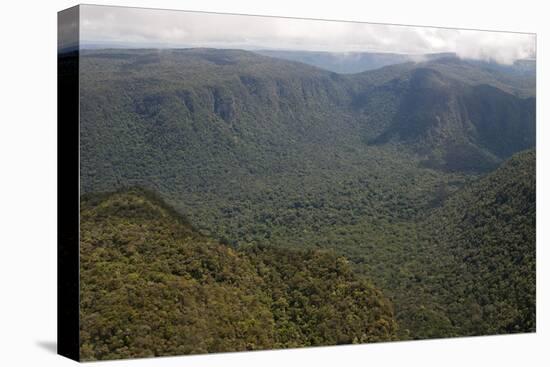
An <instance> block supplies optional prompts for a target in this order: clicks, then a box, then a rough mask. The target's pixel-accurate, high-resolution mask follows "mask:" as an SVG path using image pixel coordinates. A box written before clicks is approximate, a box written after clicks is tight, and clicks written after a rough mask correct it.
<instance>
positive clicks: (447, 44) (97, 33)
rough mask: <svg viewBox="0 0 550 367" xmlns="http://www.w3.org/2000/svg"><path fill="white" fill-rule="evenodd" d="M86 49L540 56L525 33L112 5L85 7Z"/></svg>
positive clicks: (487, 57)
mask: <svg viewBox="0 0 550 367" xmlns="http://www.w3.org/2000/svg"><path fill="white" fill-rule="evenodd" d="M80 34H81V41H82V43H83V44H92V43H95V44H107V45H113V46H115V45H117V46H128V47H130V46H136V47H139V46H141V47H218V48H242V49H254V48H256V49H257V48H263V49H288V50H311V51H330V52H360V51H365V52H368V51H376V52H396V53H407V54H425V53H434V52H455V53H457V54H458V55H459V56H461V57H465V58H475V59H483V60H493V61H497V62H500V63H511V62H513V61H514V60H517V59H520V58H534V57H535V36H534V35H533V34H524V33H507V32H490V31H474V30H458V29H445V28H431V27H413V26H399V25H383V24H369V23H356V22H335V21H321V20H307V19H293V18H275V17H261V16H246V15H228V14H213V13H197V12H185V11H175V10H153V9H140V8H123V7H108V6H92V5H83V6H82V7H81V33H80Z"/></svg>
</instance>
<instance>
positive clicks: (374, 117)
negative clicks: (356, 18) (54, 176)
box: [59, 5, 536, 361]
mask: <svg viewBox="0 0 550 367" xmlns="http://www.w3.org/2000/svg"><path fill="white" fill-rule="evenodd" d="M64 17H65V18H64ZM59 32H60V43H59V77H60V81H59V83H60V93H61V94H60V101H59V103H60V116H66V118H67V120H66V121H63V124H61V122H60V127H59V130H60V134H62V133H63V131H72V130H70V129H73V130H74V131H73V133H71V134H72V135H71V136H70V137H67V138H66V139H61V140H60V144H61V145H63V144H73V145H74V146H73V148H74V149H73V150H71V152H74V154H75V155H76V156H75V157H76V158H75V160H74V162H75V164H77V166H74V165H73V166H71V167H73V168H74V169H75V171H74V172H75V174H74V175H73V176H71V177H69V176H67V177H68V178H67V180H72V181H70V182H74V186H71V187H72V188H73V189H74V190H78V196H76V194H75V195H73V196H71V197H73V198H77V199H75V201H74V206H73V207H70V204H68V206H67V207H68V208H69V209H70V208H76V209H75V210H77V211H75V212H73V213H75V216H76V219H73V220H78V223H77V225H78V227H77V229H75V231H78V232H75V233H76V234H74V233H73V237H70V236H69V237H70V238H72V239H73V242H70V240H69V239H68V240H66V241H65V242H63V243H60V249H61V250H60V251H66V252H67V253H72V254H73V255H75V256H77V258H75V259H76V260H75V261H77V263H76V264H73V263H72V262H69V263H67V264H65V263H61V265H60V272H63V271H65V270H64V269H73V270H75V269H76V271H77V273H78V278H75V279H77V280H76V281H77V282H78V283H77V285H75V284H72V287H73V288H70V289H73V293H72V294H74V295H77V297H78V298H77V299H76V301H75V300H72V299H71V300H70V301H69V300H68V299H69V298H70V296H67V297H65V296H64V295H63V294H67V295H68V294H69V293H63V292H70V290H66V289H69V288H63V287H71V284H65V285H61V286H60V287H61V288H62V289H61V288H60V292H61V293H60V294H62V296H61V300H60V302H65V303H64V304H69V303H71V302H72V303H71V304H72V305H75V304H76V307H77V308H75V309H72V308H70V307H71V306H67V308H66V309H64V310H65V311H63V310H61V311H60V315H61V316H60V318H61V319H62V320H61V321H60V322H66V323H67V324H66V325H65V326H66V329H67V330H68V331H67V333H68V334H66V335H69V334H70V335H72V337H71V338H70V339H71V343H73V345H76V346H75V348H76V349H75V350H77V352H75V353H77V355H76V357H75V358H76V359H80V360H83V361H93V360H107V359H119V358H138V357H155V356H172V355H186V354H197V353H218V352H235V351H250V350H264V349H278V348H298V347H310V346H326V345H340V344H357V343H375V342H391V341H404V340H418V339H429V338H450V337H466V336H480V335H495V334H513V333H530V332H535V330H536V312H535V311H536V307H535V306H536V305H535V298H536V297H535V260H536V251H535V247H536V246H535V215H536V211H535V206H536V205H535V204H536V200H535V199H536V195H535V191H536V190H535V178H536V171H535V166H536V164H535V163H536V160H535V157H536V154H535V140H536V134H535V132H536V116H535V110H536V108H535V106H536V88H535V86H536V84H535V83H536V68H535V65H536V50H535V47H536V39H535V35H534V34H527V33H511V32H500V31H499V32H497V31H483V30H463V29H447V28H432V27H420V26H406V25H385V24H369V23H358V22H340V21H326V20H313V19H294V18H282V17H262V16H251V15H232V14H216V13H202V12H188V11H175V10H157V9H142V8H125V7H109V6H92V5H81V6H79V7H76V8H72V9H70V10H67V11H64V12H61V13H60V26H59ZM75 35H76V36H75ZM71 75H72V79H71ZM63 78H66V79H63ZM68 80H72V82H71V81H68ZM64 91H68V92H64ZM61 109H63V111H61ZM67 111H68V112H67ZM71 111H72V112H71ZM71 113H72V114H71ZM63 118H64V117H63ZM71 119H73V120H71ZM60 121H61V120H60ZM76 129H77V130H76ZM71 142H72V143H71ZM60 149H62V148H61V147H60ZM66 157H68V155H67V156H66ZM62 159H69V158H61V157H60V171H63V169H64V168H63V167H65V166H63V165H62V164H65V163H64V162H65V161H63V162H62V161H61V160H62ZM69 165H70V162H69V163H67V167H68V166H69ZM76 167H78V168H76ZM77 177H78V182H76V178H77ZM66 182H68V181H66ZM66 182H65V183H63V182H60V185H64V184H67V183H66ZM67 185H69V184H67ZM70 185H72V184H70ZM67 187H68V186H67ZM69 189H70V187H68V189H67V190H69ZM70 192H72V191H70ZM60 196H61V197H62V200H65V199H66V200H69V199H68V198H69V196H70V195H69V191H65V190H63V189H61V186H60ZM76 200H77V201H76ZM60 208H61V209H60V210H62V209H63V208H62V207H60ZM69 209H68V210H69ZM60 215H61V212H60ZM61 225H62V224H61ZM67 228H69V225H68V227H67ZM71 228H74V227H71ZM60 231H61V230H60ZM61 232H62V231H61ZM63 233H65V232H63ZM63 233H60V236H62V235H63ZM75 236H76V237H75ZM60 241H61V240H60ZM64 264H65V265H64ZM63 266H66V268H63ZM71 266H72V268H71ZM67 271H69V270H67ZM60 274H61V273H60ZM64 279H65V280H67V279H71V278H70V277H66V278H64ZM65 283H67V281H65ZM75 287H76V288H75ZM63 307H65V306H63ZM68 310H72V312H73V313H74V314H71V313H70V312H69V311H68ZM71 320H72V321H71ZM73 321H74V323H73V324H74V325H73V324H71V325H73V326H67V325H69V323H70V322H73ZM65 326H64V327H65ZM63 330H65V329H63ZM63 330H62V331H61V332H62V333H63ZM71 333H72V334H71ZM60 338H61V337H60ZM73 339H74V340H73ZM64 340H65V339H64ZM64 343H69V342H68V341H67V340H65V341H63V342H61V341H60V347H61V344H64Z"/></svg>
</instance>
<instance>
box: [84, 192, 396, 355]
mask: <svg viewBox="0 0 550 367" xmlns="http://www.w3.org/2000/svg"><path fill="white" fill-rule="evenodd" d="M80 253H81V268H80V269H81V293H80V294H81V304H80V313H81V324H80V325H81V332H80V336H81V358H82V359H83V360H95V359H114V358H128V357H147V356H162V355H175V354H192V353H206V352H228V351H240V350H254V349H266V348H282V347H301V346H314V345H331V344H344V343H353V342H374V341H385V340H391V339H392V338H393V337H394V334H395V329H396V324H395V321H394V319H393V314H392V309H391V306H390V304H389V303H388V301H387V300H386V299H385V298H384V297H383V296H382V294H381V293H380V292H379V291H378V290H376V289H375V288H374V287H373V286H372V285H370V284H369V283H367V282H366V281H365V280H361V279H359V278H358V277H357V276H356V275H355V274H354V273H353V272H352V270H351V267H350V265H349V264H348V262H347V261H346V260H344V259H343V258H341V257H338V256H335V255H334V254H333V253H331V252H327V251H318V250H317V251H314V250H310V251H298V250H295V251H283V250H276V249H273V248H269V247H249V248H246V249H243V250H235V249H233V248H231V247H228V246H225V245H222V244H220V243H218V242H216V241H213V240H211V239H208V238H206V237H204V236H202V235H200V234H198V233H197V232H195V231H194V230H193V228H192V227H190V226H189V225H188V224H187V222H186V220H185V219H183V218H180V217H179V216H177V215H175V214H174V213H173V212H172V211H171V210H170V209H169V207H167V206H166V205H165V204H164V203H162V202H160V201H159V200H158V199H157V198H156V197H155V196H154V195H152V194H151V193H149V192H146V191H143V190H139V189H132V190H129V191H121V192H117V193H113V194H103V195H87V196H84V197H83V198H82V200H81V248H80Z"/></svg>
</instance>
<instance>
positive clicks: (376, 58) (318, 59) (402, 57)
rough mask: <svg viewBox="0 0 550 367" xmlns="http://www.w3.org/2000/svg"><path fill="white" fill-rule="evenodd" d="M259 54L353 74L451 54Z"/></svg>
mask: <svg viewBox="0 0 550 367" xmlns="http://www.w3.org/2000/svg"><path fill="white" fill-rule="evenodd" d="M254 52H255V53H258V54H260V55H265V56H271V57H276V58H280V59H285V60H290V61H298V62H302V63H304V64H309V65H313V66H316V67H319V68H321V69H325V70H329V71H333V72H336V73H342V74H354V73H360V72H363V71H368V70H373V69H378V68H381V67H383V66H388V65H394V64H401V63H405V62H415V61H428V60H432V59H437V58H439V57H445V56H451V55H452V54H448V53H442V54H430V55H406V54H395V53H375V52H349V53H343V52H341V53H339V52H315V51H282V50H281V51H279V50H257V51H254Z"/></svg>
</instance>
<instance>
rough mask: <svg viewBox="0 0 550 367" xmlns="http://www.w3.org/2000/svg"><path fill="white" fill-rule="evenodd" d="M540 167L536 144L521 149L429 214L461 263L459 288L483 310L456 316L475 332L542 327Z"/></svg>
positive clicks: (458, 293) (459, 296) (457, 292)
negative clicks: (538, 308) (538, 314)
mask: <svg viewBox="0 0 550 367" xmlns="http://www.w3.org/2000/svg"><path fill="white" fill-rule="evenodd" d="M535 167H536V159H535V151H534V150H530V151H526V152H522V153H518V154H516V155H515V156H513V157H512V158H511V159H510V160H508V161H507V162H505V163H504V164H503V165H502V166H501V167H500V168H499V169H497V170H496V171H495V172H493V173H491V174H489V175H487V176H486V177H484V178H483V179H481V180H480V181H479V182H476V183H474V184H472V185H470V186H467V187H465V188H464V189H463V190H461V191H460V192H458V193H457V194H455V195H453V196H452V197H450V198H449V200H448V201H447V202H446V203H445V205H444V206H443V207H442V208H441V209H440V210H437V211H436V212H434V213H433V214H432V216H431V217H430V218H429V220H428V222H427V223H428V224H429V227H430V229H431V230H433V231H435V234H434V238H435V239H436V241H437V242H439V244H440V245H441V246H443V247H444V249H448V250H449V251H450V253H451V254H452V256H453V258H454V259H455V260H456V261H457V262H459V263H460V264H461V269H460V270H461V272H460V274H461V277H460V278H456V279H455V282H456V283H455V285H454V286H453V287H452V289H451V293H452V294H453V298H454V299H456V300H457V303H456V304H455V305H456V306H458V305H459V302H460V300H462V301H463V302H465V303H470V304H471V306H470V307H472V309H473V310H474V311H475V312H474V313H473V314H468V313H464V314H462V315H460V316H459V317H454V318H453V322H454V324H456V325H463V327H465V329H466V330H469V333H471V334H479V333H483V332H488V333H505V332H525V331H534V330H535V287H536V282H535V265H536V256H535V253H536V246H535V245H536V235H535V226H536V170H535ZM462 307H463V305H462ZM452 312H453V309H452V308H450V313H452Z"/></svg>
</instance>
